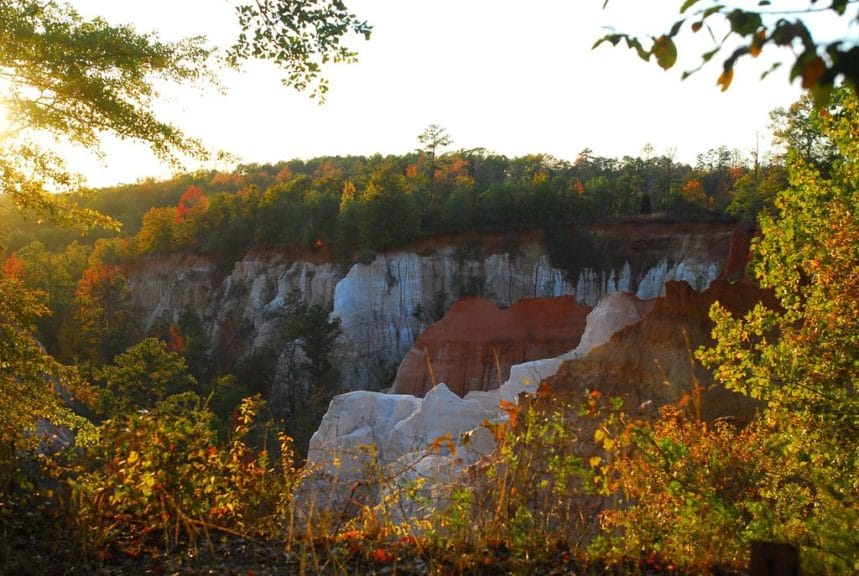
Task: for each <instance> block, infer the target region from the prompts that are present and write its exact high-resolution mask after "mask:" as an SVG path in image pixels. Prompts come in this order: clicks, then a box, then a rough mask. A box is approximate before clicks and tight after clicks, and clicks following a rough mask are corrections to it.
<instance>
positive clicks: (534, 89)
mask: <svg viewBox="0 0 859 576" xmlns="http://www.w3.org/2000/svg"><path fill="white" fill-rule="evenodd" d="M789 1H790V0H788V2H789ZM346 3H347V6H348V7H349V8H350V10H352V11H353V12H354V13H356V14H357V15H358V16H359V17H361V18H362V19H365V20H367V21H368V22H369V23H370V24H372V25H373V27H374V31H373V35H372V37H371V39H370V40H369V42H365V41H364V40H363V39H355V40H353V41H352V42H351V44H350V46H351V47H353V48H355V49H356V50H357V51H358V53H359V62H358V63H357V64H348V65H346V64H343V65H334V66H332V67H330V68H328V69H326V70H325V73H326V76H327V77H328V79H329V82H330V90H329V93H328V96H327V101H326V103H325V104H323V105H320V104H319V103H318V102H316V101H314V100H311V99H310V98H309V95H308V94H306V93H297V92H295V91H294V90H292V89H290V88H286V87H284V86H282V85H281V83H280V75H279V72H278V70H277V69H276V68H274V67H273V66H272V65H270V64H267V63H251V64H249V65H247V66H245V69H244V70H243V71H241V72H235V71H231V70H222V71H221V74H220V77H221V82H222V84H223V87H224V90H223V92H222V93H221V92H218V91H217V90H215V89H214V88H213V87H211V86H209V87H207V86H203V87H196V88H195V87H175V86H173V87H168V88H167V89H165V90H164V96H165V98H164V99H163V100H162V101H159V103H158V104H157V109H158V111H159V113H160V114H162V115H163V116H164V117H165V118H168V119H170V120H172V121H173V122H175V123H176V124H178V125H179V126H180V127H181V128H182V129H183V130H184V131H185V132H186V133H187V134H189V135H191V136H194V137H197V138H200V139H202V140H203V142H204V143H205V144H206V145H207V146H208V147H209V148H210V149H211V150H213V151H226V152H228V153H230V154H232V155H233V156H234V157H235V158H237V159H239V160H240V161H241V162H243V163H266V162H277V161H280V160H289V159H293V158H304V159H308V158H313V157H316V156H326V155H372V154H375V153H381V154H404V153H407V152H409V151H412V150H414V149H416V148H417V147H418V145H419V144H418V142H417V136H418V134H420V133H421V132H422V131H423V130H424V129H425V128H426V127H427V126H429V125H430V124H438V125H441V126H443V127H444V128H445V129H446V130H447V132H448V134H449V135H450V136H451V137H452V139H453V144H452V146H451V149H460V148H465V149H468V148H478V147H482V148H486V149H487V150H489V151H491V152H495V153H499V154H505V155H507V156H520V155H525V154H537V153H546V154H551V155H553V156H555V157H557V158H560V159H563V160H570V161H572V160H574V159H575V158H576V156H577V155H578V153H579V152H580V151H581V150H583V149H585V148H590V149H591V150H593V152H594V153H595V154H596V155H600V156H606V157H618V158H620V157H623V156H625V155H629V156H638V155H640V154H641V153H642V149H643V147H644V146H645V145H646V144H650V145H651V146H652V147H653V149H654V150H655V152H656V153H657V154H663V153H673V154H674V157H675V159H677V160H678V161H684V162H689V163H694V160H695V157H696V155H697V154H699V153H704V152H706V151H707V150H709V149H712V148H716V147H719V146H723V145H724V146H727V147H728V148H729V149H732V150H734V149H736V150H738V151H739V152H740V153H742V154H744V155H746V156H748V155H750V154H751V152H752V151H753V150H754V149H755V148H756V146H757V147H759V149H760V152H761V153H762V154H765V153H766V151H767V150H768V149H769V128H768V127H769V117H768V115H769V112H770V111H771V110H772V109H774V108H776V107H785V106H788V105H790V103H791V102H793V101H795V100H796V99H797V98H798V97H799V95H800V89H799V87H798V86H797V85H796V83H794V84H793V85H791V84H790V83H789V82H788V79H787V72H786V71H783V70H780V71H778V72H776V73H773V74H771V75H770V76H769V77H768V78H767V79H766V80H763V81H762V80H760V79H759V77H760V74H761V72H762V71H763V70H765V69H766V68H767V65H766V62H759V61H752V60H751V59H749V58H745V59H742V60H741V61H740V63H739V64H738V67H737V71H736V74H735V79H734V82H733V84H732V86H731V87H730V89H729V90H728V91H727V92H724V93H723V92H721V91H720V89H719V88H718V87H717V86H716V78H717V77H718V75H719V72H720V68H721V64H720V62H715V59H714V62H713V63H711V65H709V66H707V67H705V68H704V69H703V70H701V71H700V72H698V73H697V74H695V75H693V76H692V77H690V78H689V79H687V80H681V73H682V71H683V70H688V69H691V68H694V67H695V66H697V64H698V63H699V61H700V54H701V53H703V52H704V51H705V50H706V49H707V48H708V47H709V44H707V43H706V42H705V40H706V37H704V35H703V33H701V34H697V35H692V34H691V33H689V34H687V35H685V36H681V37H680V38H679V39H678V46H679V48H680V51H681V52H680V56H679V59H678V63H677V65H676V66H675V67H674V68H672V69H671V70H669V71H663V70H662V69H660V68H659V67H658V66H657V65H656V64H655V62H650V63H645V62H643V61H642V60H640V59H639V58H638V57H637V56H636V55H635V53H634V52H632V51H630V50H627V49H626V48H624V47H620V46H619V47H616V48H612V47H610V45H603V46H601V47H599V48H598V49H596V50H593V49H592V46H593V44H594V42H595V41H596V40H597V39H598V38H599V37H601V36H602V35H603V34H605V33H606V32H608V31H609V27H614V28H615V29H617V30H618V31H623V32H631V33H638V34H641V35H643V36H645V37H647V36H648V35H651V34H655V33H661V32H663V31H665V30H666V29H667V28H668V27H670V25H671V23H672V22H674V21H675V20H677V19H678V14H677V10H678V6H679V5H680V2H679V0H671V1H668V0H651V1H649V2H642V1H641V0H611V1H610V2H609V3H608V6H607V7H606V8H605V9H603V0H528V1H527V2H524V1H523V0H518V1H513V0H347V2H346ZM72 4H74V5H75V6H76V8H77V9H78V10H79V11H80V12H81V13H82V14H84V15H85V16H95V15H101V16H103V17H105V18H107V19H108V20H109V21H112V22H115V23H131V24H133V25H134V26H135V27H136V28H137V29H138V30H139V31H144V32H149V31H152V32H155V33H157V34H158V35H159V37H160V38H162V39H164V40H177V39H179V38H181V37H183V36H189V35H198V34H203V35H206V36H207V37H208V38H209V39H210V41H211V42H212V43H214V44H217V45H220V46H227V45H229V43H230V42H231V40H232V39H233V38H234V37H235V35H236V34H237V32H238V29H237V24H236V22H235V18H234V17H233V12H232V10H233V8H232V6H233V4H234V3H232V4H231V3H230V2H229V1H228V0H147V2H126V1H117V0H74V1H73V2H72ZM800 4H802V3H801V2H800ZM837 24H842V25H843V23H837ZM820 26H821V27H823V28H826V27H827V26H830V23H829V22H823V23H822V24H820ZM832 26H833V27H834V24H832ZM855 32H856V30H855V29H854V30H852V33H853V34H854V35H855ZM834 33H835V34H839V33H841V34H843V31H840V30H838V31H835V32H834ZM765 56H766V54H765ZM758 60H766V58H764V57H762V58H760V59H758ZM788 67H789V66H785V67H784V68H788ZM104 148H105V156H104V158H102V159H97V158H95V157H93V156H92V155H89V154H86V153H78V152H74V153H71V159H70V163H71V164H72V167H74V168H76V169H77V170H79V171H80V172H82V173H83V174H84V175H85V176H86V177H87V179H88V183H89V184H90V185H91V186H106V185H113V184H117V183H130V182H135V181H137V180H139V179H143V178H146V177H157V178H161V177H167V176H169V174H170V170H171V169H170V168H169V167H167V166H165V165H162V164H160V163H159V162H158V161H157V160H156V159H155V158H154V157H153V156H152V155H151V154H150V153H149V152H148V150H147V149H146V148H145V147H144V146H140V145H131V144H129V143H125V142H119V141H116V140H113V139H110V138H108V139H106V140H105V146H104ZM198 167H200V166H195V165H193V164H189V165H187V168H188V169H195V168H198ZM206 167H215V168H218V169H229V168H231V167H232V165H230V164H227V163H220V164H218V163H215V164H210V165H207V166H206Z"/></svg>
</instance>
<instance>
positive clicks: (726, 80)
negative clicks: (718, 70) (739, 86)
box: [716, 68, 734, 92]
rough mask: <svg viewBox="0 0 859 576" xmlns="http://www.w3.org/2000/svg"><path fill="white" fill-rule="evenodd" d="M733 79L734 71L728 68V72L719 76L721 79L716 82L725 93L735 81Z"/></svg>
mask: <svg viewBox="0 0 859 576" xmlns="http://www.w3.org/2000/svg"><path fill="white" fill-rule="evenodd" d="M733 79H734V69H733V68H728V69H727V70H725V71H724V72H722V75H721V76H719V79H718V80H717V81H716V85H717V86H721V87H722V92H724V91H725V90H727V89H728V87H729V86H730V85H731V80H733Z"/></svg>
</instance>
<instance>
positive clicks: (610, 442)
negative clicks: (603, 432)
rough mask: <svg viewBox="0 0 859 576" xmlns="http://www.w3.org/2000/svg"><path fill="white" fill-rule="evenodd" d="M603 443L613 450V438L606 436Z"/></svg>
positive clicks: (605, 446) (606, 447)
mask: <svg viewBox="0 0 859 576" xmlns="http://www.w3.org/2000/svg"><path fill="white" fill-rule="evenodd" d="M602 445H603V448H605V449H606V450H611V449H612V448H613V447H614V440H612V439H611V438H606V439H605V441H604V442H603V443H602Z"/></svg>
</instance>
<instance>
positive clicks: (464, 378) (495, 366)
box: [391, 296, 590, 396]
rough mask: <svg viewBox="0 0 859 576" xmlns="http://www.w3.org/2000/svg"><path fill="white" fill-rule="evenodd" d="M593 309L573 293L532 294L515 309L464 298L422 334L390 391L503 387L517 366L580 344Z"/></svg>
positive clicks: (417, 392) (420, 392)
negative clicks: (444, 386)
mask: <svg viewBox="0 0 859 576" xmlns="http://www.w3.org/2000/svg"><path fill="white" fill-rule="evenodd" d="M588 312H590V308H588V307H587V306H583V305H581V304H578V303H577V302H576V301H575V299H574V298H573V297H572V296H562V297H559V298H529V299H524V300H519V301H517V302H515V303H514V304H513V305H512V306H511V307H510V308H499V307H498V306H496V305H495V304H493V303H492V302H490V301H489V300H486V299H485V298H465V299H463V300H460V301H458V302H456V303H455V304H454V305H453V306H451V308H450V309H449V310H448V311H447V313H446V314H445V315H444V318H442V319H441V321H439V322H436V323H435V324H433V325H432V326H430V327H429V328H428V329H427V330H426V331H425V332H424V333H423V334H421V335H420V336H418V339H417V341H416V342H415V345H414V346H413V347H412V349H411V350H410V351H409V353H408V354H407V355H406V357H405V359H404V360H403V362H402V363H401V364H400V368H399V370H398V371H397V378H396V380H395V382H394V385H393V388H392V390H391V391H392V392H394V393H397V394H414V395H416V396H423V395H424V394H426V392H427V391H429V390H430V389H431V388H432V387H433V385H434V383H438V382H444V383H445V384H447V386H448V387H449V388H450V389H451V390H452V391H453V392H455V393H457V394H459V395H460V396H464V395H465V394H466V393H468V392H469V391H472V390H491V389H494V388H498V386H499V385H500V384H501V382H503V381H504V380H506V379H507V377H508V376H509V374H510V366H512V365H513V364H519V363H521V362H527V361H530V360H537V359H540V358H552V357H554V356H558V355H560V354H563V353H564V352H566V351H568V350H571V349H573V348H575V347H576V345H577V344H578V343H579V340H581V337H582V334H583V333H584V330H585V319H586V317H587V315H588ZM427 357H428V358H429V361H427ZM430 369H431V370H432V373H430ZM499 373H500V377H499Z"/></svg>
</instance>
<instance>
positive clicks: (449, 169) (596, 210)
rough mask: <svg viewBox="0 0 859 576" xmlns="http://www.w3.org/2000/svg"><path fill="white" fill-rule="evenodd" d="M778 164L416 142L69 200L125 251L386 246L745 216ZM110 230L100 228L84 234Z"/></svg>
mask: <svg viewBox="0 0 859 576" xmlns="http://www.w3.org/2000/svg"><path fill="white" fill-rule="evenodd" d="M783 172H784V171H783V169H781V168H780V167H779V166H766V167H761V166H751V165H749V163H747V162H745V161H744V160H743V159H742V158H740V157H739V156H738V155H737V154H735V153H732V152H730V151H729V150H727V149H726V148H724V147H723V148H718V149H714V150H711V151H709V152H708V153H707V154H702V155H700V156H699V157H698V161H697V162H696V165H695V166H694V167H692V166H689V165H687V164H681V163H677V162H675V161H673V159H672V158H671V157H669V156H665V155H663V156H658V155H647V156H645V157H637V158H632V157H624V158H622V159H610V158H603V157H599V156H596V155H594V154H593V153H592V152H591V151H590V150H587V149H586V150H584V151H582V152H581V153H580V154H579V156H578V157H577V158H576V160H575V161H574V162H567V161H564V160H559V159H557V158H553V157H551V156H548V155H529V156H524V157H520V158H508V157H506V156H501V155H497V154H491V153H489V152H487V151H485V150H482V149H477V150H460V151H456V152H451V153H447V154H442V155H437V154H436V153H435V150H434V149H426V150H422V151H417V152H414V153H411V154H406V155H402V156H386V157H382V156H378V155H377V156H373V157H369V158H367V157H323V158H315V159H312V160H307V161H303V160H291V161H288V162H279V163H276V164H267V165H258V164H248V165H243V166H239V167H238V168H237V170H236V171H234V172H233V173H225V172H217V171H209V172H200V173H194V174H185V175H182V176H177V177H175V178H173V179H171V180H167V181H163V182H155V181H151V180H150V181H145V182H142V183H138V184H135V185H128V186H121V187H116V188H110V189H103V190H99V191H96V192H94V193H92V194H91V195H90V196H88V197H82V198H80V199H79V201H80V203H81V204H82V205H83V206H85V207H88V208H93V209H96V210H98V211H100V212H102V213H104V214H108V215H110V216H112V217H113V218H115V219H116V220H118V221H119V222H120V223H122V225H123V228H122V230H123V231H122V235H121V237H122V238H125V239H126V240H127V242H126V243H125V244H124V245H123V248H122V251H123V252H124V253H126V254H127V255H136V254H152V253H168V252H173V251H187V250H193V251H200V252H225V251H236V250H243V249H246V248H248V247H251V246H268V245H282V244H288V245H297V246H302V247H304V248H306V249H315V248H319V247H321V246H335V247H337V248H338V249H341V250H351V249H354V248H355V247H368V248H372V249H385V248H391V247H394V246H397V245H402V244H404V243H407V242H410V241H412V240H414V239H416V238H418V237H420V236H423V235H431V234H439V233H455V232H462V231H466V230H473V229H495V228H511V227H525V226H540V227H551V226H554V225H559V224H564V223H570V222H592V221H599V220H605V219H613V218H624V217H630V216H635V215H640V214H659V215H662V216H666V217H678V218H690V217H691V218H701V217H704V218H709V217H718V216H722V215H725V214H728V215H733V216H737V217H741V218H745V219H747V220H749V221H754V218H755V217H756V214H757V212H758V211H759V210H760V209H761V208H762V207H763V206H764V205H765V203H766V201H767V198H768V197H771V196H772V195H774V194H775V192H777V191H778V190H779V189H781V188H783V186H784V184H785V182H784V175H783ZM4 224H5V229H6V230H7V237H6V242H7V245H8V246H9V247H10V248H12V249H15V248H18V247H20V246H23V245H24V244H26V243H27V242H29V241H31V240H33V239H37V240H40V241H41V242H43V244H45V245H46V246H47V247H48V248H49V249H53V250H59V249H61V248H62V247H64V246H65V245H67V244H68V243H69V242H70V241H71V240H72V239H73V238H74V234H75V233H74V232H73V231H69V230H65V229H63V230H61V229H52V228H50V227H48V228H43V229H41V230H39V231H33V230H32V226H31V225H30V224H29V223H23V224H22V223H20V222H15V221H9V222H5V223H4ZM110 235H111V234H109V233H106V232H101V233H96V234H95V235H93V236H90V237H89V240H94V239H95V238H97V237H100V236H101V237H104V236H110Z"/></svg>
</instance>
